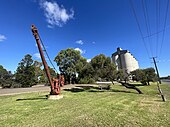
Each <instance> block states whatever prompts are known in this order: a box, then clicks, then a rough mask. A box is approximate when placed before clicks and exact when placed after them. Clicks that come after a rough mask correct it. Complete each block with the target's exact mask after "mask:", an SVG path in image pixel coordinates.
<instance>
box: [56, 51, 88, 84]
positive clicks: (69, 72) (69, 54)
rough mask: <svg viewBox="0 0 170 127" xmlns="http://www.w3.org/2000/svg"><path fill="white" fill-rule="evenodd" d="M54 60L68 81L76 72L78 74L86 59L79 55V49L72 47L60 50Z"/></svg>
mask: <svg viewBox="0 0 170 127" xmlns="http://www.w3.org/2000/svg"><path fill="white" fill-rule="evenodd" d="M54 61H55V62H56V63H57V65H58V66H59V70H60V72H61V73H62V74H64V76H65V79H66V81H68V82H69V83H71V81H72V79H74V78H75V76H76V74H78V75H79V73H80V71H81V69H82V68H83V66H84V65H85V64H86V59H85V58H83V57H82V56H81V55H80V51H77V50H74V49H73V48H68V49H66V50H61V51H60V52H59V53H58V54H57V56H56V57H55V60H54Z"/></svg>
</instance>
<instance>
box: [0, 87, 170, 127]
mask: <svg viewBox="0 0 170 127" xmlns="http://www.w3.org/2000/svg"><path fill="white" fill-rule="evenodd" d="M139 88H140V89H141V90H142V91H143V92H144V94H137V92H136V91H134V90H129V89H126V88H124V87H123V86H120V85H114V86H113V85H112V87H111V90H109V91H107V90H102V91H100V90H98V89H96V88H90V87H83V89H72V90H63V91H62V94H63V95H64V98H63V99H61V100H55V101H54V100H47V99H46V96H45V95H47V94H48V93H47V92H40V93H27V94H19V95H13V96H1V97H0V126H1V127H115V126H116V127H169V126H170V85H169V86H168V85H166V84H163V85H162V86H161V88H162V90H163V91H164V94H165V96H166V98H167V102H162V100H161V97H160V96H159V95H158V91H157V87H156V85H154V84H152V85H151V86H140V87H139Z"/></svg>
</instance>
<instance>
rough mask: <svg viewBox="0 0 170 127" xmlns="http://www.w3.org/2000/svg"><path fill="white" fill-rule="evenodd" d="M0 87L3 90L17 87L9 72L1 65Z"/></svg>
mask: <svg viewBox="0 0 170 127" xmlns="http://www.w3.org/2000/svg"><path fill="white" fill-rule="evenodd" d="M0 86H1V87H3V88H12V87H19V86H20V84H17V83H16V82H15V81H14V76H13V74H12V73H11V71H7V70H6V69H5V68H4V67H3V66H2V65H0Z"/></svg>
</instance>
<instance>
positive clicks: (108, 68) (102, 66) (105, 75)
mask: <svg viewBox="0 0 170 127" xmlns="http://www.w3.org/2000/svg"><path fill="white" fill-rule="evenodd" d="M90 64H91V66H92V67H93V69H94V79H95V80H103V81H105V80H106V81H108V80H112V81H113V79H114V78H115V70H116V67H115V65H114V64H113V63H112V62H111V58H110V57H106V56H105V55H104V54H100V55H97V56H95V57H94V58H92V60H91V62H90Z"/></svg>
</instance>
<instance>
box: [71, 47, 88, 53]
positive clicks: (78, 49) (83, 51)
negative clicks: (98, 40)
mask: <svg viewBox="0 0 170 127" xmlns="http://www.w3.org/2000/svg"><path fill="white" fill-rule="evenodd" d="M74 50H77V51H80V54H85V53H86V50H82V49H80V48H75V49H74Z"/></svg>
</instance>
